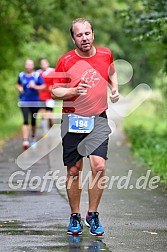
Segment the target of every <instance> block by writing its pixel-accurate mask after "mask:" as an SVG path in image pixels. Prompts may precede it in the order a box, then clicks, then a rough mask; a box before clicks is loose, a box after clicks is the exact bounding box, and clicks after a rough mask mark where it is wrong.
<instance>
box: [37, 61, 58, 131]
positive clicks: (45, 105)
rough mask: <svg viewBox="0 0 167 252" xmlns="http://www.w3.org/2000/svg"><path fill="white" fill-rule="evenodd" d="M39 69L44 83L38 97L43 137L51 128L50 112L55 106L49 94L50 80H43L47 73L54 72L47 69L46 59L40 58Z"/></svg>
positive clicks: (51, 69) (52, 69)
mask: <svg viewBox="0 0 167 252" xmlns="http://www.w3.org/2000/svg"><path fill="white" fill-rule="evenodd" d="M40 67H41V69H39V70H38V73H39V74H40V75H41V76H42V78H43V79H44V81H45V84H46V88H45V89H44V90H41V91H40V92H39V97H40V100H41V102H42V108H41V109H40V114H41V117H42V118H41V126H42V131H43V135H44V136H45V135H46V134H47V133H48V131H49V128H51V127H52V126H53V122H52V112H53V108H54V106H55V101H54V100H53V99H52V97H51V94H50V89H51V86H52V84H53V83H52V80H51V79H48V78H45V77H46V76H47V75H48V74H49V73H51V72H53V71H54V68H51V67H49V62H48V60H47V59H46V58H42V59H41V60H40Z"/></svg>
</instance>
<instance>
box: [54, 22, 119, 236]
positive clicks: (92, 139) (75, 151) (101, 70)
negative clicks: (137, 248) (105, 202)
mask: <svg viewBox="0 0 167 252" xmlns="http://www.w3.org/2000/svg"><path fill="white" fill-rule="evenodd" d="M71 36H72V40H73V43H74V44H75V46H76V48H75V49H74V50H72V51H70V52H68V53H66V54H65V55H63V56H62V57H61V58H60V60H59V62H58V64H57V67H56V70H55V71H56V73H57V74H58V73H61V77H58V78H55V80H54V85H53V88H52V91H51V92H52V98H53V99H62V100H63V115H62V138H63V139H62V140H63V142H62V143H63V161H64V165H65V166H67V183H66V184H67V194H68V199H69V204H70V207H71V217H70V224H69V226H68V230H67V233H68V234H81V233H82V228H83V227H82V224H81V215H80V196H81V187H80V183H81V181H80V179H81V178H80V177H81V176H80V171H82V168H83V157H84V156H88V157H89V162H90V167H91V171H92V174H91V178H90V180H89V189H88V194H89V209H88V212H87V215H86V220H85V224H86V225H87V226H89V227H90V233H91V234H92V235H95V236H102V235H104V229H103V227H102V225H101V223H100V221H99V213H98V212H97V209H98V205H99V203H100V199H101V196H102V192H103V188H104V183H103V185H101V186H99V184H98V182H99V181H100V179H102V178H103V176H104V175H105V163H106V159H107V149H108V136H109V134H110V133H111V130H110V128H109V126H108V122H107V116H106V112H105V111H106V109H107V108H108V105H107V87H108V86H109V87H110V88H111V93H112V95H111V101H112V102H116V101H118V99H119V93H118V85H117V78H116V73H115V70H114V67H113V64H112V63H113V57H112V53H111V51H110V50H109V49H107V48H102V47H96V46H94V45H93V41H94V31H93V27H92V25H91V23H90V22H89V21H88V20H86V19H83V18H79V19H76V20H74V21H73V23H72V27H71ZM62 73H64V76H62ZM71 178H73V181H72V183H70V179H71ZM95 178H97V180H96V179H95ZM69 185H70V186H69Z"/></svg>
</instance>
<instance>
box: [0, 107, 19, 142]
mask: <svg viewBox="0 0 167 252" xmlns="http://www.w3.org/2000/svg"><path fill="white" fill-rule="evenodd" d="M21 123H22V116H21V113H20V112H19V111H18V112H16V113H15V114H14V115H12V116H10V117H9V118H7V119H0V125H1V130H0V142H1V144H2V143H3V141H4V140H6V139H8V138H10V137H12V136H13V135H14V134H16V133H17V132H19V131H20V129H21Z"/></svg>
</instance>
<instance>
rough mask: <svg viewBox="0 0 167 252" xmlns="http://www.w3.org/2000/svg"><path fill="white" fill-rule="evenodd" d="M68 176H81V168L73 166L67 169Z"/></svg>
mask: <svg viewBox="0 0 167 252" xmlns="http://www.w3.org/2000/svg"><path fill="white" fill-rule="evenodd" d="M67 171H68V175H69V176H72V177H76V176H78V175H79V171H80V168H79V167H78V166H71V167H68V168H67Z"/></svg>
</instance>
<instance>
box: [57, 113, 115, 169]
mask: <svg viewBox="0 0 167 252" xmlns="http://www.w3.org/2000/svg"><path fill="white" fill-rule="evenodd" d="M110 133H111V129H110V127H109V125H108V120H107V115H106V112H103V113H102V114H100V115H98V116H95V124H94V129H93V130H92V131H91V132H90V133H73V132H68V114H63V116H62V124H61V135H62V145H63V162H64V165H65V166H72V165H75V163H76V162H77V161H78V160H80V159H81V158H83V157H85V156H87V157H89V155H96V156H100V157H102V158H104V159H107V150H108V140H109V134H110Z"/></svg>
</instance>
